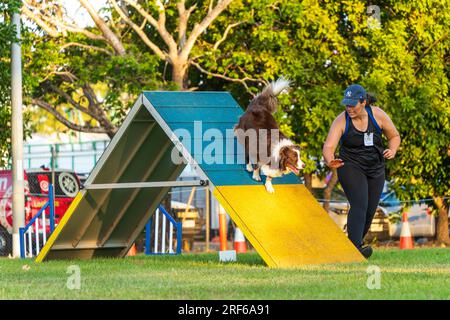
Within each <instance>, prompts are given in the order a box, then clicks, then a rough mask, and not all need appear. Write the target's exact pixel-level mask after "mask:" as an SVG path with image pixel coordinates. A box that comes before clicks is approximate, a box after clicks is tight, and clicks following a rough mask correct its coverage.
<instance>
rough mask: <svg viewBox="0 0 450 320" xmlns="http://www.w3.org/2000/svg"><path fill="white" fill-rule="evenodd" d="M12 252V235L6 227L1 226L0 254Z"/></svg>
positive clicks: (5, 254) (4, 254)
mask: <svg viewBox="0 0 450 320" xmlns="http://www.w3.org/2000/svg"><path fill="white" fill-rule="evenodd" d="M10 253H12V237H11V235H10V234H9V232H8V231H6V229H5V228H3V227H1V226H0V256H7V255H9V254H10Z"/></svg>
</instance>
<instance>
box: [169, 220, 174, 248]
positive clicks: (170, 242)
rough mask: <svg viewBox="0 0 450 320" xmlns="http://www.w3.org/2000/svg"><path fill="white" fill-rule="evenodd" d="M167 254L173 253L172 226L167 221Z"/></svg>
mask: <svg viewBox="0 0 450 320" xmlns="http://www.w3.org/2000/svg"><path fill="white" fill-rule="evenodd" d="M169 226H170V227H169V253H173V224H172V222H170V221H169Z"/></svg>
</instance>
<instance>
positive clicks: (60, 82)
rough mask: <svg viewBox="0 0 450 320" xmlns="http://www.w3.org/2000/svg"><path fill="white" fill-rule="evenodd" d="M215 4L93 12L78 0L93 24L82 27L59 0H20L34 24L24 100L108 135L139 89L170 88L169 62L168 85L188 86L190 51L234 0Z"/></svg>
mask: <svg viewBox="0 0 450 320" xmlns="http://www.w3.org/2000/svg"><path fill="white" fill-rule="evenodd" d="M214 2H215V1H200V2H198V3H196V4H191V5H187V3H186V1H177V2H172V1H171V2H165V3H164V4H163V3H162V2H161V1H159V0H157V1H155V2H145V3H144V2H136V1H132V0H123V1H116V0H110V1H108V6H107V7H106V8H104V9H102V10H95V9H94V7H93V6H92V3H91V2H89V1H88V0H80V5H81V6H82V7H83V8H84V9H85V10H86V11H87V12H88V13H89V15H90V17H91V18H92V20H93V21H94V23H95V26H93V27H84V26H78V25H77V24H76V23H75V22H74V21H71V20H70V18H69V17H68V15H67V13H66V12H65V9H64V7H63V6H62V5H61V4H60V3H59V2H58V1H24V3H25V5H24V6H23V8H22V13H23V15H24V16H26V17H27V18H28V19H30V20H31V21H33V22H34V23H35V24H36V30H35V34H36V36H35V39H34V45H33V49H34V51H33V53H30V56H29V58H30V59H29V61H28V62H29V64H28V65H27V66H28V67H29V68H30V70H33V71H34V72H35V75H36V76H35V82H34V92H33V94H32V96H33V98H32V99H30V100H29V101H28V102H29V103H30V104H32V105H37V106H39V107H41V108H43V109H45V110H46V111H48V112H50V113H51V114H52V115H53V116H54V117H55V118H57V119H58V120H59V121H61V122H62V123H64V124H65V125H66V126H67V127H68V128H70V129H73V130H77V131H84V132H98V133H107V134H108V135H109V136H112V135H114V133H115V132H116V130H117V125H118V124H119V123H121V121H122V119H123V117H124V115H125V114H126V111H127V110H128V108H129V106H130V104H131V103H132V101H134V100H135V98H136V95H137V94H138V93H139V92H140V91H142V90H143V89H147V90H151V89H157V88H161V87H163V88H165V89H173V88H175V86H173V85H171V84H170V83H167V82H165V81H161V79H162V78H165V76H166V73H167V71H166V69H167V68H166V67H167V65H170V66H172V72H171V79H172V83H174V84H175V85H176V86H178V87H179V88H182V89H187V88H188V81H187V75H188V73H187V72H188V67H189V65H190V60H191V54H192V51H193V49H195V47H196V45H197V42H198V40H199V38H200V37H201V35H202V33H203V32H205V31H206V30H207V28H208V27H209V26H210V25H211V24H212V22H213V21H214V20H215V19H216V18H217V16H218V15H219V14H220V13H221V12H222V11H224V10H225V9H226V7H227V6H228V5H229V3H230V2H232V0H222V1H218V2H217V3H216V4H214ZM175 12H177V14H175ZM101 84H106V86H107V88H108V90H107V92H106V95H105V96H104V97H100V99H99V97H97V96H96V94H95V90H94V88H93V87H94V86H95V85H101ZM124 93H126V94H124ZM67 109H76V110H78V111H79V112H82V113H83V114H84V116H85V118H86V123H85V124H84V125H81V124H79V123H73V122H72V121H70V120H69V119H67V117H66V116H65V114H64V113H65V110H67Z"/></svg>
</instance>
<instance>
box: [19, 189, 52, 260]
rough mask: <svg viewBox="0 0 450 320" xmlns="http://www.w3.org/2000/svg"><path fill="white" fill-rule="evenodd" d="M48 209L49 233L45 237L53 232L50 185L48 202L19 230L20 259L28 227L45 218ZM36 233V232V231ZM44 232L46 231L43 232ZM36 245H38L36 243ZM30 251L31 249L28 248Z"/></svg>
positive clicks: (23, 256) (23, 250)
mask: <svg viewBox="0 0 450 320" xmlns="http://www.w3.org/2000/svg"><path fill="white" fill-rule="evenodd" d="M48 207H50V217H49V218H50V233H49V234H48V235H47V237H49V236H50V234H52V232H53V230H55V197H54V192H53V185H52V184H51V183H50V184H49V186H48V201H47V202H46V203H45V204H44V205H43V206H42V207H41V209H39V211H38V213H37V214H35V215H34V217H33V218H31V220H30V221H29V222H28V223H27V225H26V226H25V227H23V228H19V236H20V257H21V258H25V241H24V236H25V233H26V232H27V231H28V229H29V228H30V227H32V226H33V224H34V223H35V221H36V219H39V218H41V217H42V215H44V216H45V210H46V209H47V208H48ZM36 232H38V230H36ZM44 232H46V230H44ZM36 245H39V243H37V244H36ZM29 250H30V251H31V248H29Z"/></svg>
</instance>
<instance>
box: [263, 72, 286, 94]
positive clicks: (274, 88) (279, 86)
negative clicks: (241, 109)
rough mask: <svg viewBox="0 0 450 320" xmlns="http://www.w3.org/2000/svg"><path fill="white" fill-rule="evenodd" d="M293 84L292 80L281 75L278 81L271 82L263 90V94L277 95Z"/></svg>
mask: <svg viewBox="0 0 450 320" xmlns="http://www.w3.org/2000/svg"><path fill="white" fill-rule="evenodd" d="M290 86H291V80H289V79H287V78H285V77H283V76H281V77H279V78H278V79H277V80H276V81H272V82H271V83H269V84H268V85H267V86H266V87H265V88H264V89H263V91H262V92H261V95H263V96H265V95H269V96H275V97H276V96H277V95H279V94H280V93H281V91H283V90H285V89H288V88H289V87H290Z"/></svg>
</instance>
